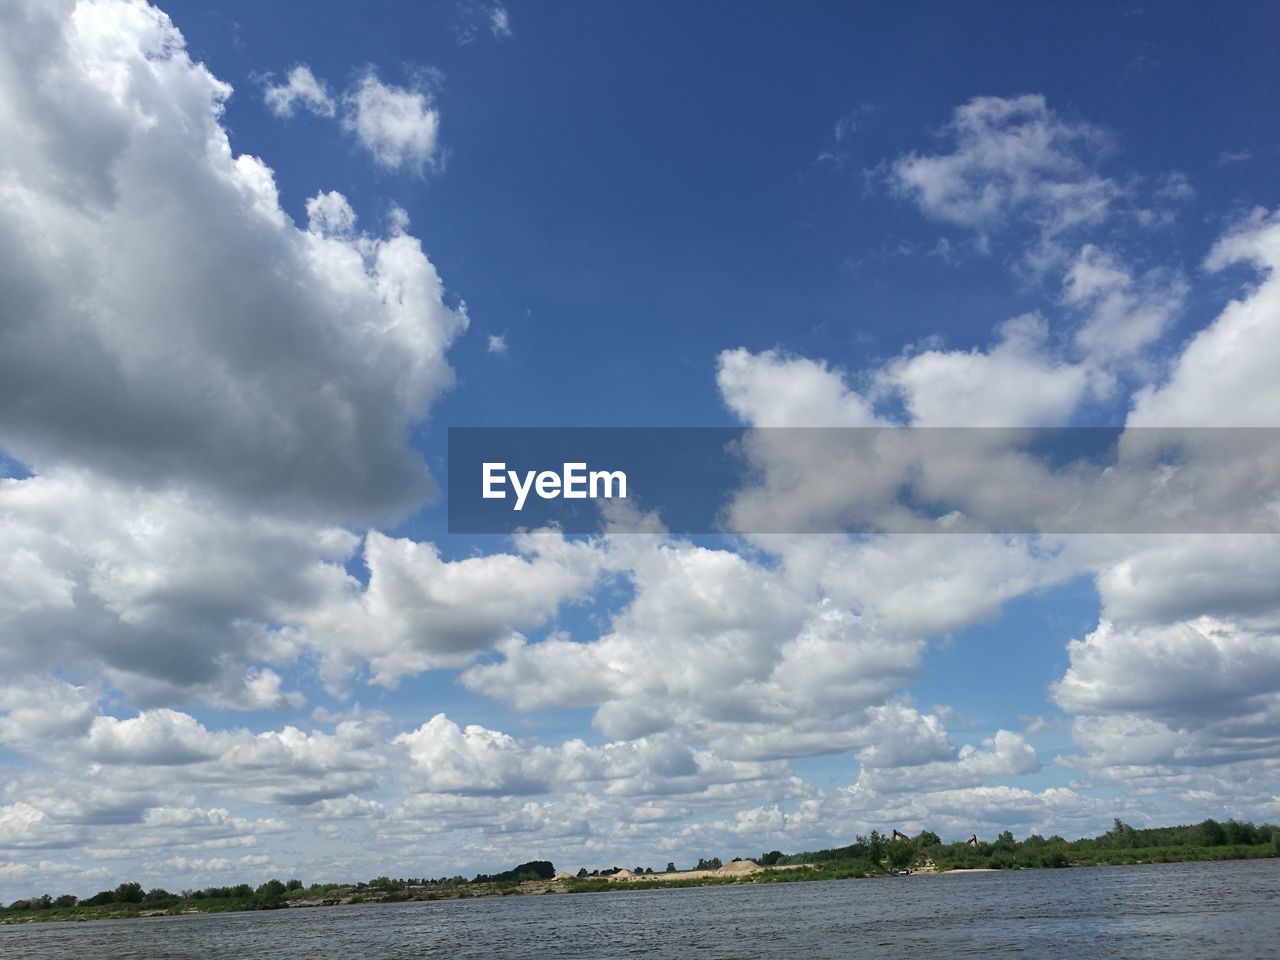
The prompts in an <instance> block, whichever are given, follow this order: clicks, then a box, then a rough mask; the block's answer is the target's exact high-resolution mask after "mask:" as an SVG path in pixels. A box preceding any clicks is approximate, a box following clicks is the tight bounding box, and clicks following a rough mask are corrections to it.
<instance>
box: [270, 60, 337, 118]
mask: <svg viewBox="0 0 1280 960" xmlns="http://www.w3.org/2000/svg"><path fill="white" fill-rule="evenodd" d="M262 96H263V100H264V101H265V102H266V104H267V107H268V108H270V110H271V112H272V113H274V114H275V115H276V116H277V117H291V116H293V112H294V108H295V107H296V106H297V105H298V104H301V105H302V106H303V107H305V108H306V109H307V110H309V111H310V112H312V113H314V114H315V115H316V116H318V117H332V116H333V115H334V113H335V112H336V109H337V108H336V105H335V104H334V101H333V98H332V97H331V96H329V91H328V90H327V89H326V88H325V85H324V84H323V83H322V82H321V81H319V80H317V79H316V77H315V74H313V73H312V72H311V68H310V67H308V66H307V65H306V64H300V65H298V66H296V67H294V68H293V69H292V70H290V71H289V76H288V79H287V80H286V81H285V82H284V83H281V84H275V85H271V84H268V85H267V87H266V89H265V90H264V91H263V95H262Z"/></svg>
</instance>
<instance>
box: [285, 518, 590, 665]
mask: <svg viewBox="0 0 1280 960" xmlns="http://www.w3.org/2000/svg"><path fill="white" fill-rule="evenodd" d="M517 546H518V550H519V552H518V553H495V554H489V555H486V556H478V557H467V558H464V559H461V560H454V561H445V560H442V559H441V557H440V554H439V552H438V550H437V549H436V548H435V547H434V546H433V545H431V544H430V543H418V542H415V541H413V540H407V539H393V538H391V537H387V536H385V535H383V534H381V533H378V532H376V531H371V532H370V533H369V534H368V536H367V537H366V538H365V547H364V560H365V564H366V566H367V567H368V570H369V580H368V584H367V586H362V585H361V584H359V583H358V582H357V581H355V580H354V579H353V578H350V577H347V578H345V581H344V583H343V585H342V586H341V588H340V589H339V590H337V591H334V592H332V593H331V594H330V596H329V597H328V598H327V599H326V601H325V602H323V603H320V604H316V605H315V606H314V607H312V608H309V609H302V610H300V611H298V613H297V617H298V621H299V624H300V627H301V628H302V630H303V636H304V637H305V639H306V640H307V641H308V642H310V643H311V644H313V645H314V646H315V647H316V649H317V650H318V651H319V652H320V653H321V655H322V656H323V657H324V658H325V659H326V660H327V661H328V662H329V663H330V664H331V667H332V670H333V671H336V672H333V673H331V675H334V676H337V677H342V678H345V676H346V675H347V673H348V671H349V669H350V664H351V663H353V662H355V663H358V662H361V661H365V662H368V664H369V665H370V667H371V668H372V670H373V680H374V682H376V683H383V684H394V683H395V682H396V681H397V680H398V679H399V678H400V677H403V676H405V675H407V674H412V673H418V672H421V671H423V670H428V669H432V668H435V667H441V666H463V665H465V664H467V663H469V662H470V661H471V660H472V659H473V658H474V657H475V656H476V655H477V654H479V653H482V652H484V651H485V650H488V649H490V648H492V647H493V646H494V645H496V644H497V643H498V642H499V641H502V640H504V639H506V638H507V637H508V636H509V635H510V634H511V633H512V631H514V630H517V629H528V628H530V627H534V626H538V625H539V624H541V623H543V622H545V621H546V620H547V619H549V618H550V617H551V616H552V615H553V614H554V613H555V612H556V610H557V609H558V608H559V606H560V605H561V604H562V603H564V602H566V601H568V600H571V599H573V598H575V597H579V596H581V595H583V594H584V593H586V592H587V591H588V590H589V589H590V587H591V586H592V585H593V584H594V583H595V581H596V578H597V577H598V576H599V575H600V573H601V569H602V563H603V560H604V557H603V554H602V553H601V550H600V548H599V547H598V546H597V545H594V544H591V543H582V542H571V541H567V540H565V539H564V538H563V537H562V536H560V535H559V534H558V533H553V532H547V533H535V534H528V535H525V536H523V537H521V538H519V539H518V541H517Z"/></svg>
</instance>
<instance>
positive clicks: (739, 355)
mask: <svg viewBox="0 0 1280 960" xmlns="http://www.w3.org/2000/svg"><path fill="white" fill-rule="evenodd" d="M716 384H717V386H719V388H720V394H721V396H722V397H723V398H724V402H725V403H726V404H727V405H728V407H729V409H730V410H732V411H733V412H734V413H735V414H736V415H737V416H738V417H739V419H741V420H743V421H744V422H746V423H749V424H751V425H752V426H756V427H864V426H871V425H872V424H874V423H876V418H875V415H874V414H873V413H872V410H871V407H870V405H869V404H868V403H867V401H866V400H865V399H864V398H863V397H862V396H860V395H859V394H857V393H856V392H854V391H853V390H850V389H849V387H848V386H847V385H846V384H845V382H844V378H843V376H842V375H841V374H840V372H839V371H836V370H832V369H831V368H830V367H829V366H827V365H826V364H825V363H820V362H818V361H814V360H809V359H806V358H804V357H792V356H786V355H784V354H780V353H778V352H777V351H775V350H766V351H764V352H762V353H758V354H753V353H750V352H749V351H747V350H744V349H742V348H741V347H740V348H738V349H736V350H726V351H724V352H723V353H721V354H720V356H719V357H718V358H717V369H716Z"/></svg>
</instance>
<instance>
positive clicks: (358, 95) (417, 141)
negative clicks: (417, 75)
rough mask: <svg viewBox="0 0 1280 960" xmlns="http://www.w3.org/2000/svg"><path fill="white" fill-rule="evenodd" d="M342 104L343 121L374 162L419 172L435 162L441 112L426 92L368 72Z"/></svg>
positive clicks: (391, 168) (389, 168) (348, 93)
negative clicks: (386, 81)
mask: <svg viewBox="0 0 1280 960" xmlns="http://www.w3.org/2000/svg"><path fill="white" fill-rule="evenodd" d="M343 106H344V112H343V116H342V125H343V126H344V127H345V128H346V129H347V130H349V131H351V132H352V133H354V134H355V137H356V139H357V140H358V141H359V142H360V145H361V146H363V147H364V148H365V149H366V150H368V151H369V153H370V154H372V156H373V159H374V161H375V162H376V163H377V164H378V165H379V166H381V167H385V168H386V169H388V170H407V171H410V172H414V173H419V174H421V173H422V172H423V170H424V169H430V168H433V167H435V166H437V165H438V163H439V159H440V158H439V150H438V146H439V144H438V139H439V134H440V114H439V112H437V111H436V110H435V109H434V108H433V106H432V100H431V95H430V93H429V92H427V91H426V90H414V89H409V88H406V87H397V86H393V85H390V84H384V83H383V82H382V81H380V80H379V79H378V75H377V74H376V73H374V72H373V71H372V70H370V71H368V72H366V73H365V74H364V76H362V77H361V78H360V80H359V82H357V84H356V85H355V87H354V88H353V89H351V90H349V91H348V92H347V93H346V94H344V96H343Z"/></svg>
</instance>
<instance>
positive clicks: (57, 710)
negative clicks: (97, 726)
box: [0, 680, 97, 749]
mask: <svg viewBox="0 0 1280 960" xmlns="http://www.w3.org/2000/svg"><path fill="white" fill-rule="evenodd" d="M96 713H97V696H96V695H95V694H94V692H93V691H92V690H90V689H89V688H88V687H83V686H80V687H78V686H74V685H73V684H70V683H65V682H62V681H58V680H45V681H43V682H39V683H26V684H22V685H14V686H4V687H0V743H3V744H8V745H10V746H15V747H24V746H25V747H26V748H28V749H32V748H35V749H39V748H41V747H42V746H44V745H46V744H47V743H49V742H50V741H52V740H61V739H63V738H66V737H73V736H76V735H78V734H82V733H84V732H86V731H87V730H88V729H89V724H90V723H91V722H92V720H93V717H94V716H95V715H96Z"/></svg>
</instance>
